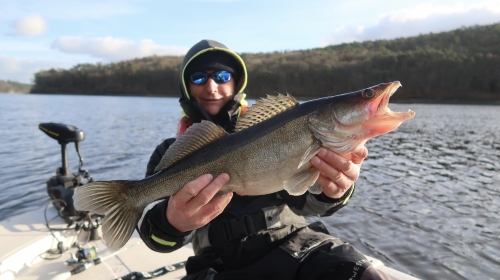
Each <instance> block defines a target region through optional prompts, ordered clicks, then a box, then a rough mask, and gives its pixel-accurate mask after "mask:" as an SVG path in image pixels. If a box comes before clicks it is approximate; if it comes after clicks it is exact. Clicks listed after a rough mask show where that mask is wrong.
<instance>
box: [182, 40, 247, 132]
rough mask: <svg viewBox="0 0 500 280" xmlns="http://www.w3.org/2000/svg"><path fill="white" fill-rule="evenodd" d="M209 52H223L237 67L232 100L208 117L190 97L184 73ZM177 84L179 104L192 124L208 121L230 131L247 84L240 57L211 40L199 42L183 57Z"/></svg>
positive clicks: (238, 111)
mask: <svg viewBox="0 0 500 280" xmlns="http://www.w3.org/2000/svg"><path fill="white" fill-rule="evenodd" d="M210 51H219V52H225V53H227V54H229V55H230V56H231V57H233V58H234V60H235V64H237V65H238V81H237V84H236V85H235V95H234V98H233V100H231V101H230V102H228V103H227V104H226V106H224V107H223V108H222V109H221V110H220V112H219V113H218V114H217V115H216V116H210V115H209V114H208V113H207V112H205V110H203V109H201V108H200V106H199V105H198V104H197V103H196V101H195V100H194V99H193V98H191V97H190V95H189V91H188V87H187V85H188V84H187V83H188V81H186V80H185V73H184V72H185V71H186V68H187V67H188V65H189V63H190V62H191V61H192V60H193V59H195V58H196V57H198V56H199V55H201V54H204V53H206V52H210ZM179 83H180V90H181V98H180V99H179V102H180V104H181V107H182V109H183V110H184V113H185V114H186V116H187V117H188V118H189V119H190V120H191V121H192V122H201V120H210V121H213V122H215V123H216V124H218V125H220V126H222V127H223V128H224V129H226V130H227V131H229V132H230V131H232V129H233V128H234V124H235V122H236V120H237V118H238V116H239V113H240V106H241V104H240V101H241V100H242V99H243V89H244V88H245V86H246V84H247V70H246V67H245V63H244V62H243V60H242V59H241V57H240V56H239V55H238V54H237V53H235V52H233V51H231V50H229V49H228V48H227V47H226V46H225V45H223V44H221V43H219V42H217V41H213V40H201V41H200V42H198V43H197V44H196V45H194V46H193V47H192V48H191V49H190V50H189V51H188V52H187V54H186V56H185V57H184V60H183V62H182V65H181V68H180V71H179Z"/></svg>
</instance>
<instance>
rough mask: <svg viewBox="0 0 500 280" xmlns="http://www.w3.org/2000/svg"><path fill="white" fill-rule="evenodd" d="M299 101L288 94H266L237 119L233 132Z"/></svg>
mask: <svg viewBox="0 0 500 280" xmlns="http://www.w3.org/2000/svg"><path fill="white" fill-rule="evenodd" d="M298 104H299V102H298V101H297V100H296V99H295V98H293V97H292V96H291V95H290V94H288V93H287V94H286V95H283V94H281V93H278V95H277V96H272V95H268V96H267V98H262V99H261V100H257V102H256V103H255V104H253V105H252V107H250V108H248V111H247V112H246V113H245V114H244V115H243V116H242V117H241V118H240V119H239V120H238V122H237V123H236V128H235V129H234V132H238V131H242V130H245V129H247V128H249V127H251V126H253V125H256V124H258V123H260V122H262V121H265V120H267V119H270V118H272V117H274V116H276V115H278V114H280V113H283V112H284V111H286V110H289V109H291V108H293V107H295V106H297V105H298Z"/></svg>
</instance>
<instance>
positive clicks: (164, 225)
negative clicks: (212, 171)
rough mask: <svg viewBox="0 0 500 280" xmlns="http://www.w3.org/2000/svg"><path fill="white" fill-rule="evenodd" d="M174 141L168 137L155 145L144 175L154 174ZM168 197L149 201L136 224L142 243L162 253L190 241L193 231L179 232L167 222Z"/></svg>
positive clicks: (173, 249)
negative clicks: (158, 200) (157, 200)
mask: <svg viewBox="0 0 500 280" xmlns="http://www.w3.org/2000/svg"><path fill="white" fill-rule="evenodd" d="M174 141H175V138H170V139H167V140H165V141H163V143H161V144H160V145H158V146H157V147H156V149H155V151H154V152H153V154H152V155H151V157H150V159H149V162H148V166H147V171H146V177H148V176H151V175H153V174H154V170H155V168H156V166H157V165H158V164H159V163H160V161H161V159H162V157H163V155H164V154H165V153H166V151H167V150H168V148H169V147H170V145H172V143H173V142H174ZM168 199H169V197H166V198H165V199H164V200H162V201H160V202H153V203H151V204H150V205H149V206H148V207H147V208H146V209H145V210H144V213H143V216H142V218H141V220H140V221H139V224H138V225H137V229H138V232H139V235H140V236H141V239H142V240H143V241H144V243H145V244H146V245H147V246H148V247H149V248H150V249H152V250H154V251H157V252H162V253H169V252H172V251H175V250H177V249H179V248H181V247H182V246H184V245H185V244H187V243H189V242H191V239H192V237H193V235H194V231H192V232H185V233H184V232H180V231H178V230H177V229H176V228H174V227H173V226H172V225H171V224H170V223H169V222H168V220H167V218H166V213H167V206H168Z"/></svg>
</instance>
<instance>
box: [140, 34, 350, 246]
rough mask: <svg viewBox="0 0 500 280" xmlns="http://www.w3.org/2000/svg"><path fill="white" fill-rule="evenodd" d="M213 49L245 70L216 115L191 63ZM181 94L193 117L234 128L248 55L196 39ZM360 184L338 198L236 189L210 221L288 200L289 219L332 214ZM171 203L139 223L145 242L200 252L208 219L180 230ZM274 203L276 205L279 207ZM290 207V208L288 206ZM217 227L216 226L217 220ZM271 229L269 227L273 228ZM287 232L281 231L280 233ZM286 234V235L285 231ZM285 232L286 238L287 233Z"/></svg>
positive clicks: (161, 149) (160, 204)
mask: <svg viewBox="0 0 500 280" xmlns="http://www.w3.org/2000/svg"><path fill="white" fill-rule="evenodd" d="M209 51H222V52H226V53H228V54H230V55H231V56H232V57H234V59H235V61H237V62H238V63H239V65H240V66H241V68H240V69H239V70H238V74H239V75H240V76H239V77H238V78H239V79H238V82H237V84H236V90H235V93H236V94H235V96H234V98H233V100H232V101H230V102H228V104H226V106H224V107H223V108H222V109H221V110H220V112H219V114H218V115H216V116H210V115H208V114H207V113H206V112H204V110H203V109H201V108H200V107H199V106H198V104H196V102H195V101H194V99H193V98H191V97H190V95H189V92H188V90H187V89H188V87H187V81H186V75H185V74H186V73H185V71H186V69H187V68H188V67H189V65H190V62H192V61H193V60H194V59H195V58H196V57H198V56H199V55H201V54H204V53H206V52H209ZM179 81H180V91H181V98H180V99H179V102H180V104H181V107H182V108H183V110H184V113H185V115H186V117H187V118H189V120H190V121H191V122H193V123H195V122H200V121H201V120H210V121H212V122H214V123H216V124H218V125H220V126H222V127H223V128H225V129H226V131H228V132H230V133H231V132H232V131H233V129H234V125H235V124H236V121H237V119H238V117H239V115H240V114H241V110H242V107H241V105H242V101H243V99H244V94H243V89H244V88H245V86H246V83H247V71H246V67H245V64H244V62H243V60H242V59H241V58H240V57H239V56H238V55H237V54H236V53H234V52H232V51H230V50H229V49H228V48H227V47H226V46H225V45H223V44H221V43H219V42H216V41H212V40H202V41H200V42H199V43H197V44H196V45H194V46H193V47H192V48H191V49H190V50H189V51H188V53H187V54H186V56H185V58H184V61H183V63H182V65H181V68H180V74H179ZM174 141H175V138H170V139H167V140H165V141H164V142H163V143H161V144H160V145H158V146H157V148H156V149H155V151H154V152H153V154H152V155H151V158H150V160H149V163H148V166H147V172H146V176H150V175H152V174H153V173H154V169H155V168H156V166H157V165H158V163H159V162H160V160H161V158H162V157H163V155H164V154H165V152H166V151H167V149H168V148H169V147H170V145H172V143H173V142H174ZM354 188H355V186H354V185H353V186H352V187H351V188H350V190H348V191H347V192H346V194H345V195H344V197H342V198H340V199H332V198H329V197H327V196H326V195H324V194H319V195H313V194H310V193H309V192H306V193H305V194H303V195H301V196H291V195H289V194H288V193H287V192H286V191H284V190H283V191H280V192H278V193H274V194H268V195H262V196H243V197H241V196H238V195H234V196H233V198H232V200H231V202H230V203H229V205H228V206H227V207H226V209H225V210H224V211H223V212H222V213H221V214H220V215H219V216H218V217H216V218H215V219H214V220H213V221H212V222H211V223H210V224H221V223H224V222H230V223H232V222H231V221H236V220H238V221H241V220H244V219H245V220H248V219H247V218H245V217H249V216H251V215H255V214H256V213H262V210H263V209H270V208H273V207H274V208H275V207H278V208H279V209H283V207H285V206H286V208H287V209H289V210H291V211H288V212H289V213H288V214H287V216H286V217H285V219H286V220H287V221H288V222H283V226H285V225H286V224H287V223H290V224H291V223H297V222H299V223H304V224H305V220H304V218H303V217H304V216H316V217H318V216H329V215H332V214H333V213H335V212H336V211H338V210H339V209H341V208H342V207H344V206H345V205H346V204H347V202H348V201H349V200H350V198H351V196H352V194H353V192H354ZM167 206H168V197H167V198H166V199H164V200H161V201H157V202H154V203H151V204H150V205H149V206H148V207H147V208H146V209H145V210H144V212H143V215H142V217H141V219H140V221H139V223H138V226H137V229H138V232H139V234H140V236H141V238H142V240H143V241H144V243H145V244H146V245H147V246H148V247H150V248H151V249H152V250H154V251H158V252H172V251H174V250H176V249H179V248H181V247H182V246H184V245H186V244H187V243H189V242H191V241H193V248H194V250H195V252H196V253H198V252H199V251H200V249H201V247H203V246H206V245H207V244H209V243H210V242H209V241H208V239H209V237H208V234H209V233H208V231H207V228H208V226H209V225H210V224H209V225H207V226H205V227H203V228H201V229H198V230H193V231H190V232H179V231H178V230H177V229H175V228H174V227H173V226H172V225H170V223H169V222H168V220H167V219H166V209H167ZM274 208H273V209H274ZM285 212H286V211H285ZM214 227H215V226H214ZM267 234H268V233H267ZM280 236H281V235H280ZM285 236H286V235H285ZM285 236H281V237H280V238H284V237H285Z"/></svg>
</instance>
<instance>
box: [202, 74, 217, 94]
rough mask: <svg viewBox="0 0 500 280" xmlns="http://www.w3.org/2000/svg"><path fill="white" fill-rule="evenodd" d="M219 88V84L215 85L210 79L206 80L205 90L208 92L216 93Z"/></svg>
mask: <svg viewBox="0 0 500 280" xmlns="http://www.w3.org/2000/svg"><path fill="white" fill-rule="evenodd" d="M218 87H219V84H217V83H216V82H215V81H214V79H212V77H210V78H208V80H207V83H206V84H205V89H206V90H207V91H208V92H210V93H213V92H217V88H218Z"/></svg>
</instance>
